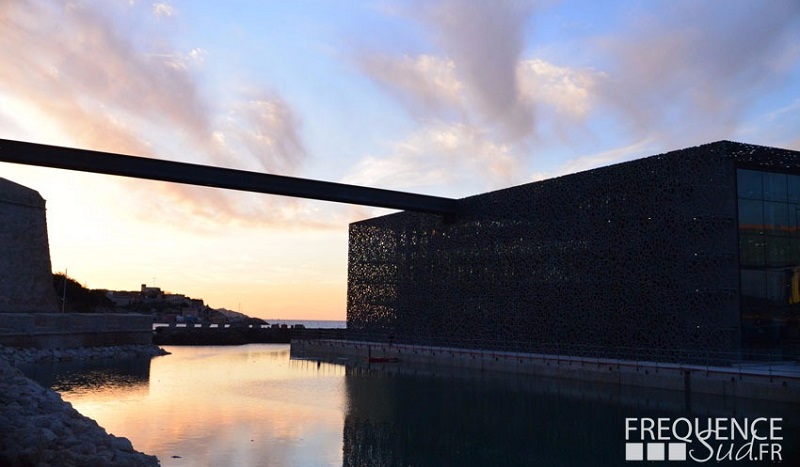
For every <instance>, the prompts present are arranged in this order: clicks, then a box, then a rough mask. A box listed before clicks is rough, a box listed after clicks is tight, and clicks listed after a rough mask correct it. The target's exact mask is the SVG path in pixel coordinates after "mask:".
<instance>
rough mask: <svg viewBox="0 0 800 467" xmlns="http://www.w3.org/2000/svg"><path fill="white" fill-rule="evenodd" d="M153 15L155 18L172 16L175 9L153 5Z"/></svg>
mask: <svg viewBox="0 0 800 467" xmlns="http://www.w3.org/2000/svg"><path fill="white" fill-rule="evenodd" d="M153 14H154V15H155V16H172V15H173V14H175V9H174V8H173V7H172V6H170V5H168V4H166V3H154V4H153Z"/></svg>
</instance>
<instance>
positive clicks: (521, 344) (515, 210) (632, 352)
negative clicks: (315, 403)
mask: <svg viewBox="0 0 800 467" xmlns="http://www.w3.org/2000/svg"><path fill="white" fill-rule="evenodd" d="M799 226H800V152H797V151H789V150H783V149H776V148H769V147H761V146H753V145H746V144H740V143H734V142H728V141H721V142H716V143H712V144H707V145H703V146H699V147H695V148H689V149H683V150H679V151H673V152H670V153H666V154H662V155H657V156H652V157H647V158H644V159H640V160H635V161H632V162H626V163H622V164H617V165H613V166H609V167H603V168H599V169H595V170H589V171H586V172H581V173H577V174H573V175H567V176H563V177H558V178H554V179H550V180H545V181H541V182H536V183H530V184H526V185H521V186H517V187H513V188H508V189H504V190H499V191H494V192H491V193H486V194H482V195H477V196H472V197H469V198H464V199H461V200H459V202H458V214H457V215H455V216H452V217H450V218H445V217H442V216H436V215H430V214H419V213H412V212H399V213H396V214H391V215H387V216H383V217H378V218H374V219H368V220H365V221H362V222H357V223H353V224H351V225H350V245H349V266H348V307H347V326H348V329H350V330H352V331H353V332H355V333H360V334H361V335H363V336H366V337H369V338H370V339H380V340H388V341H393V342H405V343H420V344H434V345H448V346H458V347H478V348H484V349H500V350H517V351H534V352H540V351H541V352H556V351H557V352H560V353H571V354H583V355H588V354H591V355H597V356H620V357H632V356H638V357H641V356H642V355H643V353H645V354H646V353H652V355H651V358H654V359H666V358H682V359H693V358H700V356H701V355H704V356H706V357H705V358H707V356H708V355H710V354H711V353H714V354H715V355H718V356H719V355H720V354H717V353H724V354H726V355H731V357H732V358H740V357H742V356H745V357H747V356H753V355H757V354H762V353H765V352H768V353H771V354H772V355H775V354H776V353H781V352H782V353H784V354H787V355H788V354H794V355H796V354H797V349H798V345H800V325H799V324H798V323H800V228H799Z"/></svg>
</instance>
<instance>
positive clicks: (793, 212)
mask: <svg viewBox="0 0 800 467" xmlns="http://www.w3.org/2000/svg"><path fill="white" fill-rule="evenodd" d="M787 214H788V215H789V222H788V223H787V224H786V231H787V233H788V234H789V235H790V236H793V237H798V236H800V224H798V222H800V204H789V205H788V206H787Z"/></svg>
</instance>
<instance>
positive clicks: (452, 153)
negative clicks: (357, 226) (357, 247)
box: [342, 122, 523, 197]
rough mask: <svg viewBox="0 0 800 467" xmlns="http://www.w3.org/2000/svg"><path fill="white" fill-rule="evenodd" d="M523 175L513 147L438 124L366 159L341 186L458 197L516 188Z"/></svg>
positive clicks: (465, 127) (463, 127) (467, 128)
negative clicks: (386, 152)
mask: <svg viewBox="0 0 800 467" xmlns="http://www.w3.org/2000/svg"><path fill="white" fill-rule="evenodd" d="M521 174H522V168H521V164H520V161H519V159H518V158H516V157H514V156H513V154H512V152H511V147H510V146H507V145H501V144H496V143H494V142H493V141H492V140H491V139H489V138H486V135H485V134H484V133H483V131H482V130H481V129H479V128H476V127H471V126H468V125H466V124H463V123H456V124H446V123H441V122H440V123H438V124H435V125H429V126H427V127H426V128H424V129H421V130H420V131H419V132H417V133H414V134H413V135H411V136H409V137H408V138H406V139H405V140H402V141H399V142H395V143H393V144H392V145H391V146H390V149H389V151H388V154H381V155H371V156H367V157H365V158H363V159H362V160H361V161H360V162H359V163H358V164H356V165H355V166H354V167H353V168H352V169H351V170H350V171H349V174H348V175H347V176H346V177H345V178H344V179H343V180H342V182H343V183H351V184H357V185H367V186H380V187H386V188H391V189H397V190H410V191H424V192H425V193H432V194H433V193H438V194H440V195H443V196H456V197H458V196H467V195H470V194H474V193H475V192H476V191H477V190H489V189H495V188H500V187H505V186H508V185H511V184H515V183H518V182H520V181H523V178H522V175H521ZM456 187H457V188H456ZM456 189H457V190H459V192H457V193H456V192H454V190H456Z"/></svg>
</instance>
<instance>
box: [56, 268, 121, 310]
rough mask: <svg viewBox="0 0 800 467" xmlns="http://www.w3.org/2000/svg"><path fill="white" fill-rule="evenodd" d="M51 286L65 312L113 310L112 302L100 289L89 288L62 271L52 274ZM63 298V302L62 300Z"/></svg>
mask: <svg viewBox="0 0 800 467" xmlns="http://www.w3.org/2000/svg"><path fill="white" fill-rule="evenodd" d="M53 288H54V289H55V291H56V296H57V297H58V300H59V310H60V309H61V305H63V309H64V311H65V312H67V313H103V312H109V311H113V310H114V308H115V305H114V302H112V301H111V300H110V299H109V298H108V297H106V296H105V293H104V292H103V291H102V290H90V289H87V288H86V287H84V286H82V285H81V284H80V283H78V281H76V280H75V279H72V278H71V277H67V276H66V275H65V274H63V273H60V272H59V273H56V274H53ZM62 300H63V302H62Z"/></svg>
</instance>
